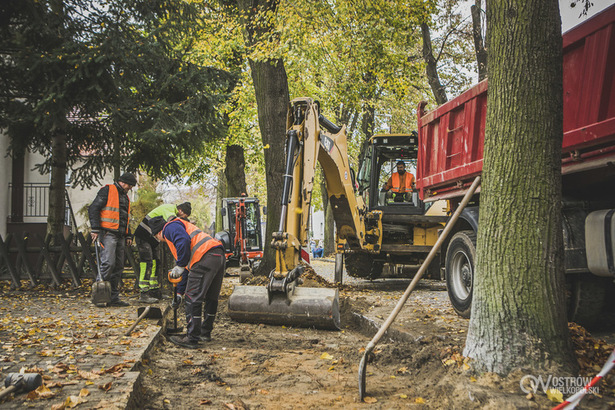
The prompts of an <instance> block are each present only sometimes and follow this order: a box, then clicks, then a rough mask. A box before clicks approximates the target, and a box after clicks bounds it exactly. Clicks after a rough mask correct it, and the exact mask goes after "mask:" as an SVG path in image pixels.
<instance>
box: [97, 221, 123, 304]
mask: <svg viewBox="0 0 615 410" xmlns="http://www.w3.org/2000/svg"><path fill="white" fill-rule="evenodd" d="M98 239H99V240H100V244H101V247H102V249H101V253H100V275H101V276H102V278H103V280H106V281H108V282H109V284H110V285H111V301H112V302H115V301H118V300H119V299H120V289H119V287H120V281H121V280H122V273H123V272H124V252H125V249H126V237H125V236H124V235H120V234H118V233H115V232H109V231H104V230H103V231H101V232H100V234H99V235H98Z"/></svg>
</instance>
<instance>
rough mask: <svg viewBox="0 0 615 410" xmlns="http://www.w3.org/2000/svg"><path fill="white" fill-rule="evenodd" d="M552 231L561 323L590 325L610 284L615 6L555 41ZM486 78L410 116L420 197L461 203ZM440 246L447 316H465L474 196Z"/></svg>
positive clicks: (477, 139)
mask: <svg viewBox="0 0 615 410" xmlns="http://www.w3.org/2000/svg"><path fill="white" fill-rule="evenodd" d="M563 47H564V70H563V73H564V81H563V88H564V140H563V146H562V196H563V203H562V214H563V223H562V225H563V226H562V229H563V234H564V243H565V268H566V278H567V284H568V286H569V296H570V297H569V303H568V305H569V318H570V320H574V321H576V322H579V323H582V324H584V325H586V326H592V325H594V324H595V323H596V321H597V320H598V318H599V314H600V312H601V309H602V308H603V306H604V305H605V302H606V301H607V300H608V299H609V298H608V296H611V298H612V296H614V293H613V290H612V289H613V279H614V277H615V262H614V259H615V215H614V214H615V6H611V7H609V8H608V9H606V10H604V11H602V12H601V13H599V14H597V15H596V16H594V17H593V18H591V19H589V20H587V21H586V22H584V23H583V24H581V25H579V26H577V27H576V28H573V29H572V30H570V31H568V32H566V33H565V34H564V35H563ZM486 115H487V80H485V81H483V82H481V83H479V84H478V85H476V86H475V87H473V88H471V89H470V90H468V91H466V92H465V93H463V94H461V95H460V96H458V97H457V98H455V99H453V100H451V101H449V102H447V103H446V104H443V105H441V106H439V107H437V108H436V109H434V110H433V111H430V112H426V111H425V103H421V104H420V105H419V109H418V129H419V152H418V161H417V162H418V164H419V166H418V169H417V182H416V183H417V187H418V189H419V190H420V197H421V199H422V200H424V201H426V202H429V201H435V200H439V199H447V200H449V203H450V204H451V208H452V209H453V210H454V209H455V207H456V206H457V205H458V203H459V202H460V200H461V197H462V196H463V195H464V193H465V192H466V190H467V189H468V187H469V185H470V184H471V182H472V180H473V179H474V177H476V176H477V175H480V173H481V171H482V165H483V142H484V137H485V118H486ZM470 205H471V206H469V207H468V208H466V209H465V210H464V212H463V214H462V217H461V218H460V219H459V221H458V222H457V224H456V226H455V227H454V231H452V232H451V234H450V235H449V238H450V239H449V240H448V241H447V243H445V244H444V245H443V248H442V256H443V257H442V258H441V260H442V267H444V275H445V277H446V284H447V289H448V294H449V298H450V300H451V303H452V305H453V307H454V308H455V310H456V311H457V312H458V313H459V314H460V315H461V316H464V317H469V316H470V307H471V303H472V286H473V279H474V278H473V275H474V263H475V256H476V252H475V245H476V232H477V229H478V213H479V208H480V192H478V193H476V194H475V195H474V198H472V202H471V203H470Z"/></svg>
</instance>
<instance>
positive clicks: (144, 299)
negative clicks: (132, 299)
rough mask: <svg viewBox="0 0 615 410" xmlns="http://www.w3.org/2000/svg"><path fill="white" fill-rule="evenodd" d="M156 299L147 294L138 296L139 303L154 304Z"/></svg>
mask: <svg viewBox="0 0 615 410" xmlns="http://www.w3.org/2000/svg"><path fill="white" fill-rule="evenodd" d="M156 302H158V299H154V298H153V297H151V296H149V295H148V292H141V295H140V296H139V303H156Z"/></svg>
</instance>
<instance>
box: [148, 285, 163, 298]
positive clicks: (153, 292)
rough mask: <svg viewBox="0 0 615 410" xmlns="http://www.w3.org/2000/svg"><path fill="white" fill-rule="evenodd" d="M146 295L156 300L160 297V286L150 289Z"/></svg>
mask: <svg viewBox="0 0 615 410" xmlns="http://www.w3.org/2000/svg"><path fill="white" fill-rule="evenodd" d="M148 295H149V296H150V297H151V298H154V299H158V300H161V299H162V291H161V290H160V288H156V289H150V290H149V292H148Z"/></svg>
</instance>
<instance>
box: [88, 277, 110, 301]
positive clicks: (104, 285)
mask: <svg viewBox="0 0 615 410" xmlns="http://www.w3.org/2000/svg"><path fill="white" fill-rule="evenodd" d="M110 302H111V284H110V283H109V282H108V281H106V280H101V281H97V282H94V283H92V303H93V304H95V305H104V304H107V303H110Z"/></svg>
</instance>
